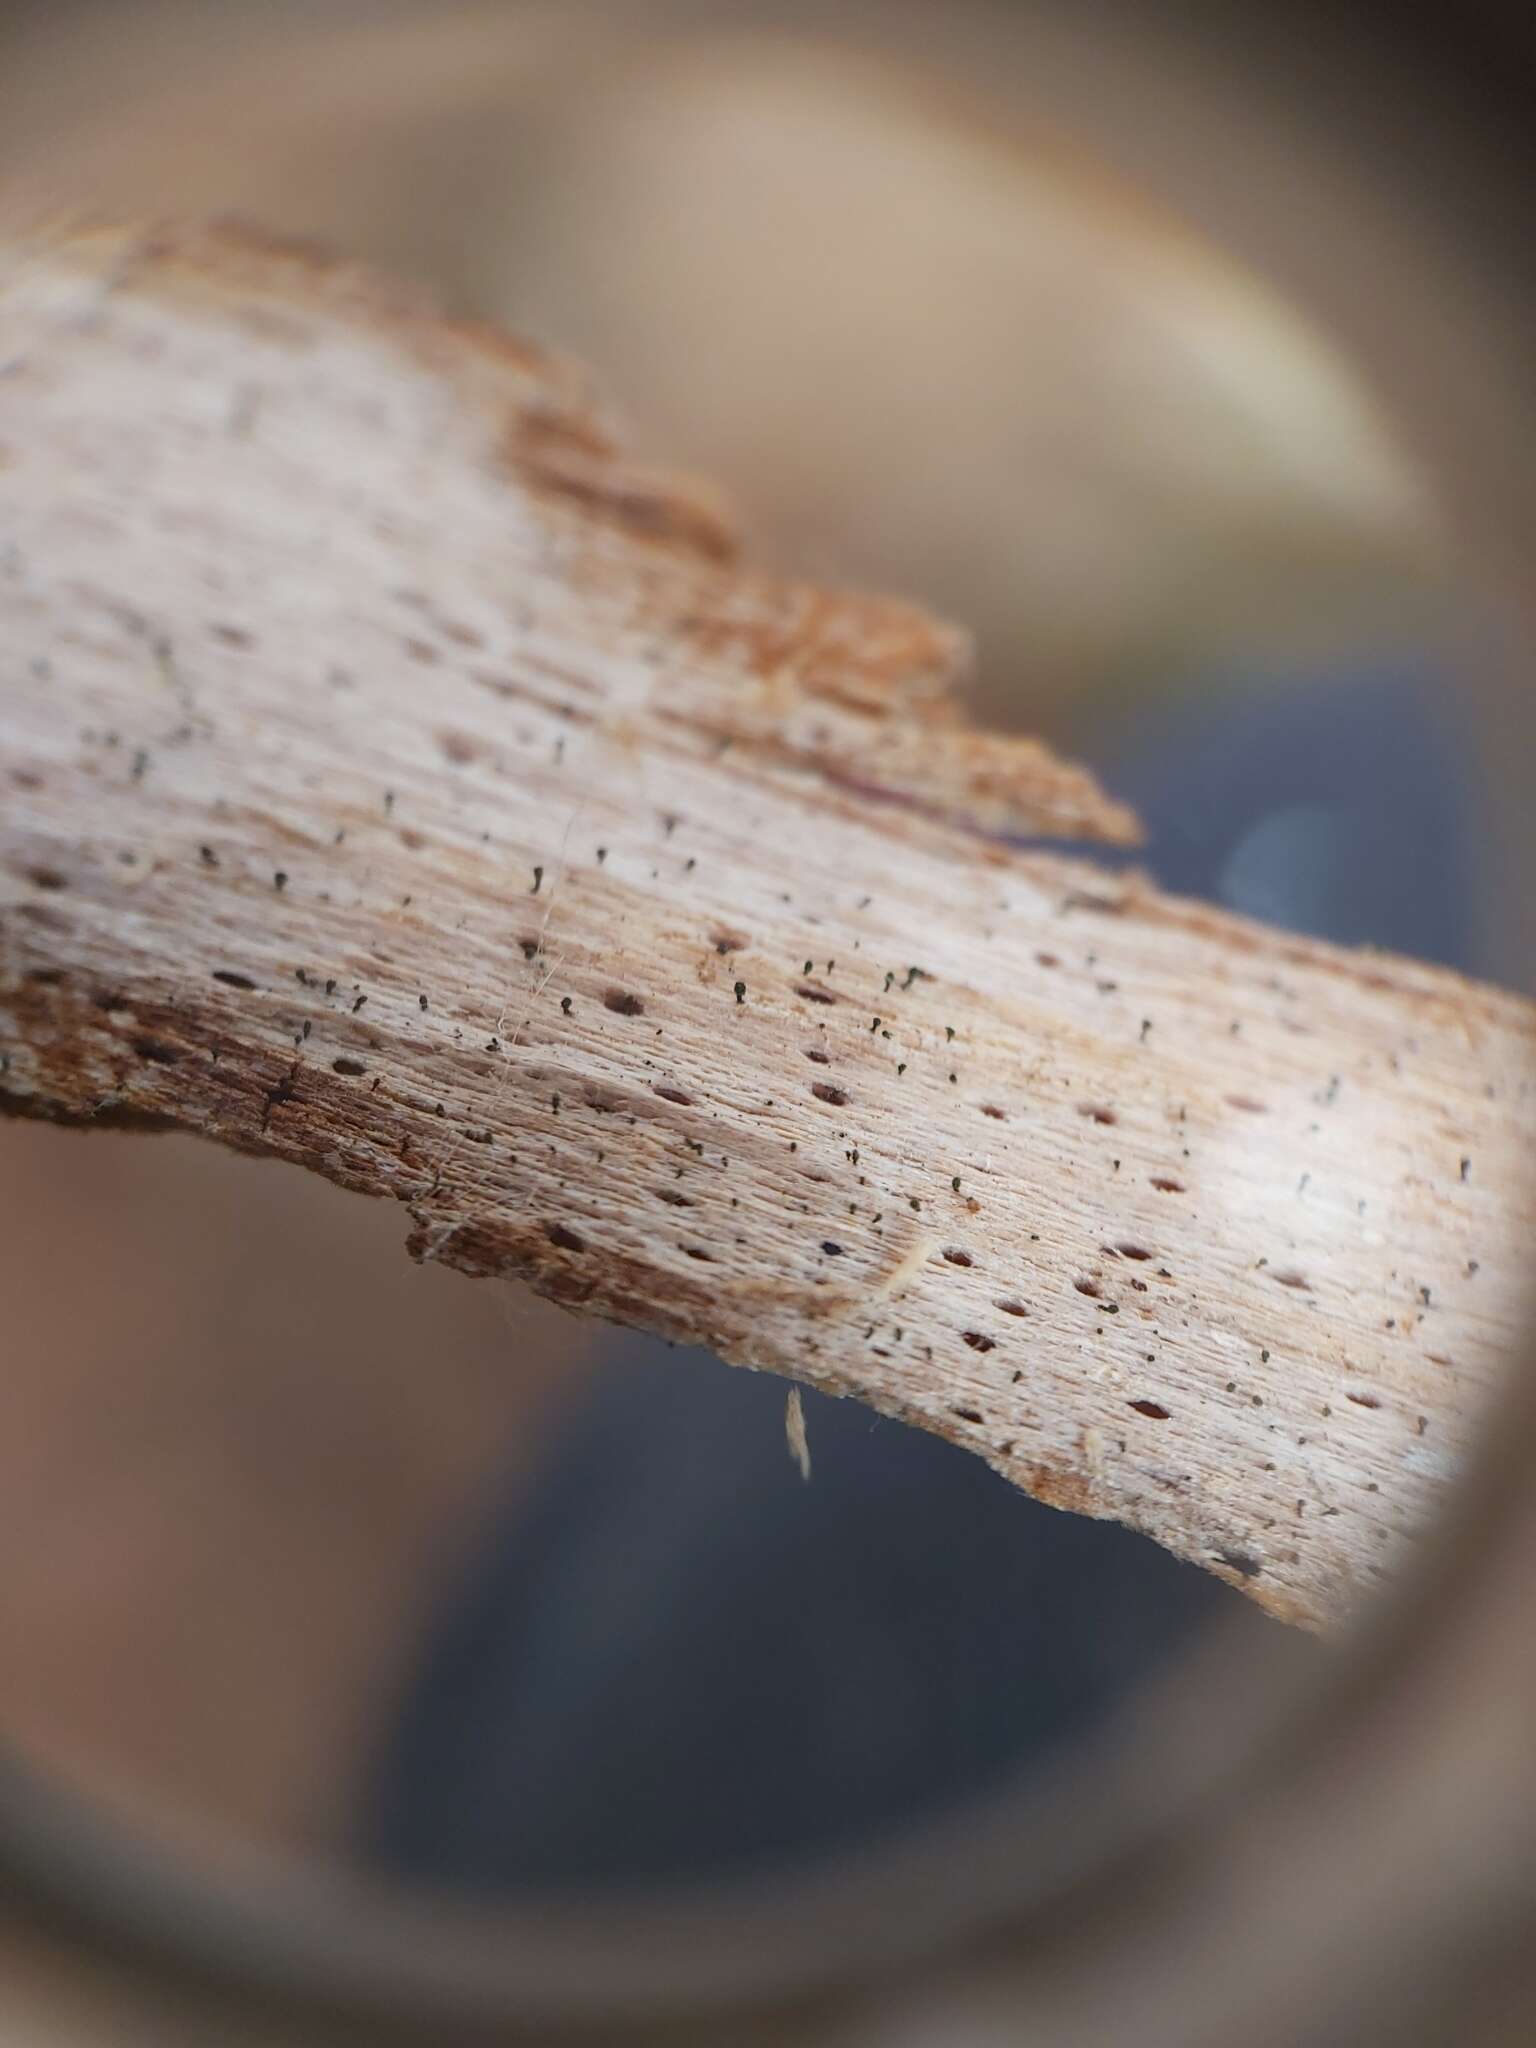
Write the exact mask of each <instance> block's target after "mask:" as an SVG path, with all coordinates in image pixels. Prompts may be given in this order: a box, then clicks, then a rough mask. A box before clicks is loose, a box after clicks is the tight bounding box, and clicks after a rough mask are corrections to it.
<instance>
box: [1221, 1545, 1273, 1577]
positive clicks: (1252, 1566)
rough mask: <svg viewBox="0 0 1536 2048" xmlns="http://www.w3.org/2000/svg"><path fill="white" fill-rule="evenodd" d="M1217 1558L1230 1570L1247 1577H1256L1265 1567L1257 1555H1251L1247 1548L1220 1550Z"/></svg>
mask: <svg viewBox="0 0 1536 2048" xmlns="http://www.w3.org/2000/svg"><path fill="white" fill-rule="evenodd" d="M1216 1555H1217V1558H1218V1559H1219V1560H1220V1562H1221V1563H1222V1564H1224V1565H1226V1566H1227V1568H1228V1569H1229V1570H1230V1571H1234V1572H1237V1573H1239V1574H1240V1575H1241V1576H1242V1577H1243V1578H1245V1579H1256V1578H1257V1577H1258V1576H1259V1573H1260V1572H1261V1571H1262V1570H1263V1569H1264V1567H1263V1566H1262V1565H1261V1564H1260V1563H1259V1561H1258V1559H1257V1558H1256V1557H1250V1556H1249V1554H1248V1552H1247V1551H1246V1550H1218V1551H1217V1553H1216Z"/></svg>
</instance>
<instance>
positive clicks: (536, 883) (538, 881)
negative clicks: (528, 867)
mask: <svg viewBox="0 0 1536 2048" xmlns="http://www.w3.org/2000/svg"><path fill="white" fill-rule="evenodd" d="M543 886H544V870H543V868H542V867H535V869H534V871H533V887H532V888H531V889H530V890H529V891H528V894H529V895H530V896H537V895H538V893H539V891H540V889H542V888H543Z"/></svg>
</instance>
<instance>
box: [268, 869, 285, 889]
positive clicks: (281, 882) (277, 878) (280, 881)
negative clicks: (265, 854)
mask: <svg viewBox="0 0 1536 2048" xmlns="http://www.w3.org/2000/svg"><path fill="white" fill-rule="evenodd" d="M272 886H273V888H274V889H276V890H277V891H278V893H279V894H281V893H282V891H283V890H284V889H286V888H287V886H288V877H287V875H286V874H285V873H284V872H283V870H282V869H281V868H279V869H278V871H277V873H276V874H275V875H274V876H273V877H272Z"/></svg>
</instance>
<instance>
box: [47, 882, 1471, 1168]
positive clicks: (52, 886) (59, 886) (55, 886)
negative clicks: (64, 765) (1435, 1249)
mask: <svg viewBox="0 0 1536 2048" xmlns="http://www.w3.org/2000/svg"><path fill="white" fill-rule="evenodd" d="M27 880H28V881H29V882H30V883H31V884H32V886H33V888H34V889H67V888H68V887H69V884H68V882H66V881H65V879H64V877H63V876H62V875H61V874H60V873H59V871H58V869H57V868H28V869H27ZM1462 1178H1463V1179H1465V1178H1466V1176H1465V1175H1463V1176H1462Z"/></svg>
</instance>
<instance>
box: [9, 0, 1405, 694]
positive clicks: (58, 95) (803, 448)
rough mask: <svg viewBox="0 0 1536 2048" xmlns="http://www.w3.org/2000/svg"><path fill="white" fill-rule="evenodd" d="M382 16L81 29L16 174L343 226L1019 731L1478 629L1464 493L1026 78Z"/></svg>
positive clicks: (50, 37)
mask: <svg viewBox="0 0 1536 2048" xmlns="http://www.w3.org/2000/svg"><path fill="white" fill-rule="evenodd" d="M71 11H72V12H73V13H74V15H75V17H76V19H75V22H74V26H73V30H72V33H71V35H70V36H68V37H66V36H65V35H64V33H63V23H62V21H61V16H66V15H68V14H70V13H71ZM878 13H879V10H878V9H876V10H870V9H869V8H868V7H867V6H866V7H863V8H861V7H859V6H854V7H852V8H843V9H840V10H839V12H838V15H837V19H836V25H837V26H838V27H839V28H842V27H846V26H847V25H849V24H850V23H857V22H858V21H859V20H861V19H864V18H865V17H870V16H872V15H878ZM357 14H358V10H356V9H355V8H347V7H331V8H325V9H313V8H305V9H296V8H294V7H293V6H291V5H286V6H285V5H279V6H277V7H274V8H265V9H263V10H262V11H261V12H260V14H259V15H257V14H253V13H252V12H251V11H250V10H247V9H244V8H238V7H232V6H230V5H228V4H220V5H214V6H206V5H205V6H203V7H201V8H192V9H189V8H187V7H186V6H184V5H182V6H176V5H166V4H165V0H160V4H158V5H155V6H150V7H123V8H118V7H113V8H111V9H107V10H103V9H101V8H100V7H99V6H86V7H83V8H82V7H76V8H75V9H74V10H69V9H57V8H55V9H50V10H48V11H47V12H46V13H42V12H40V13H39V14H38V15H37V16H36V17H34V23H33V27H32V31H31V35H30V37H29V38H28V39H27V41H25V42H23V43H22V44H21V45H20V47H19V48H18V49H17V50H15V51H13V53H12V57H11V62H10V68H9V77H8V81H7V86H6V94H5V98H6V120H5V124H4V128H3V131H0V175H7V174H11V175H14V174H16V173H18V172H19V173H22V174H24V175H26V176H28V177H29V178H32V179H36V180H38V181H39V182H41V183H44V184H52V185H54V186H56V187H58V188H59V189H63V190H77V191H82V192H85V193H87V194H89V195H90V196H91V197H93V198H96V197H99V195H100V194H102V193H104V192H105V193H110V194H111V196H112V202H113V204H114V205H115V206H118V207H121V208H129V209H135V210H139V209H148V210H151V211H153V210H171V211H177V212H187V211H191V212H196V213H207V212H225V211H232V212H235V213H238V214H243V215H246V216H248V217H249V218H251V219H253V220H255V221H259V222H260V223H261V224H262V225H263V226H265V227H268V228H271V229H274V230H280V231H285V232H292V233H299V234H306V235H308V234H312V235H315V236H317V237H319V238H321V239H322V240H324V241H326V242H329V243H331V244H333V245H335V246H337V247H339V248H341V249H344V250H346V251H348V252H355V253H358V254H362V255H371V256H374V257H376V258H378V259H380V260H383V261H386V262H388V263H389V264H391V265H392V266H393V267H395V268H397V269H399V270H402V271H404V272H405V273H407V274H409V275H414V276H418V277H422V278H426V279H428V280H431V281H433V282H435V283H436V284H437V285H438V286H439V287H440V288H441V289H442V290H443V292H444V293H445V295H446V296H447V297H448V299H449V300H450V301H451V302H452V303H453V304H455V305H458V306H460V307H463V308H467V309H470V310H474V311H477V312H481V313H485V314H490V315H493V316H495V317H497V318H499V319H503V320H505V321H506V322H507V323H508V324H510V325H511V326H512V327H513V328H514V329H516V330H517V331H518V332H520V333H523V334H527V335H531V336H532V337H534V338H535V339H540V340H547V341H548V342H550V343H551V344H553V345H556V346H558V347H559V348H560V349H561V350H563V351H567V352H570V353H573V354H575V355H577V356H579V357H581V358H582V359H583V360H585V361H586V362H587V363H588V364H590V365H591V366H592V367H593V368H594V370H595V371H596V372H597V373H598V376H599V379H600V381H601V383H602V384H603V386H604V387H605V389H606V390H607V391H608V392H609V393H610V394H611V396H612V397H613V399H614V400H615V401H616V403H617V405H618V406H619V408H620V411H621V413H622V415H623V416H624V417H625V419H626V420H627V422H628V424H629V426H630V428H631V429H632V431H633V433H634V435H635V437H636V438H637V440H638V441H639V443H640V444H641V445H642V446H643V447H644V448H645V449H646V450H648V451H650V452H652V453H654V454H657V455H660V456H662V457H664V458H665V459H666V460H668V461H676V462H681V463H685V464H688V465H691V466H694V467H696V468H698V469H699V470H701V471H702V472H704V473H705V474H707V475H709V476H711V477H713V478H715V479H716V480H717V481H718V482H719V483H720V484H722V485H723V486H724V487H725V488H726V490H727V491H728V492H729V494H730V495H731V496H732V498H733V499H734V500H735V502H736V503H737V505H738V506H739V507H740V509H741V511H742V513H743V515H744V521H745V525H746V529H747V532H748V535H749V537H750V538H751V540H752V542H753V543H754V545H755V546H756V548H757V550H758V552H759V553H761V554H763V555H764V556H766V557H767V558H768V559H770V560H774V561H778V562H780V563H784V564H788V565H791V566H793V567H796V568H803V569H806V570H808V571H809V572H810V573H813V574H814V575H816V576H817V577H820V578H825V579H830V580H840V581H850V580H851V581H853V582H856V583H863V584H868V585H873V586H878V587H886V588H891V589H896V590H900V591H902V592H904V593H906V594H908V595H911V596H914V597H918V598H921V599H924V600H926V601H928V602H929V603H931V604H933V605H934V606H935V607H936V608H937V609H939V610H940V611H943V612H946V613H948V614H949V615H950V616H952V617H954V618H957V619H959V620H961V621H963V622H964V623H965V624H966V625H968V626H969V627H971V628H973V629H974V631H975V632H976V635H977V639H978V642H979V646H980V650H981V677H982V689H981V699H980V706H979V708H980V709H981V710H982V711H983V712H984V714H985V716H986V717H988V718H989V719H991V720H994V721H1005V722H1009V723H1024V724H1033V725H1037V726H1039V727H1041V728H1042V729H1043V730H1046V731H1050V732H1068V733H1072V732H1078V731H1082V730H1085V729H1091V727H1092V724H1093V721H1094V719H1095V718H1096V717H1097V716H1100V715H1102V714H1103V713H1104V712H1105V711H1106V709H1110V708H1114V707H1116V706H1118V705H1119V704H1120V703H1122V702H1123V701H1124V698H1125V697H1126V696H1127V695H1128V694H1134V693H1136V692H1139V691H1145V690H1148V689H1155V688H1158V687H1167V686H1168V685H1170V684H1172V683H1175V682H1177V683H1187V682H1188V681H1189V680H1190V679H1191V678H1193V677H1200V676H1202V675H1204V674H1206V673H1208V672H1209V671H1210V670H1211V669H1213V668H1214V667H1217V666H1219V665H1221V664H1223V663H1227V662H1231V661H1234V660H1237V659H1243V660H1247V661H1252V660H1254V659H1261V660H1267V661H1268V662H1269V664H1270V665H1271V667H1274V666H1275V665H1277V664H1278V663H1281V662H1283V661H1286V660H1302V661H1307V660H1318V659H1330V658H1331V659H1335V660H1337V659H1339V658H1341V657H1348V656H1349V655H1351V654H1353V653H1355V652H1357V651H1358V650H1360V649H1362V648H1371V649H1373V650H1375V649H1379V647H1380V646H1381V645H1382V644H1383V643H1384V642H1385V643H1387V644H1391V645H1395V646H1401V645H1404V644H1410V645H1411V644H1415V643H1416V642H1417V641H1418V640H1419V639H1421V638H1422V637H1423V635H1424V634H1425V633H1426V632H1427V631H1432V630H1434V628H1435V627H1436V625H1437V623H1438V619H1439V608H1440V604H1441V601H1442V599H1443V597H1444V594H1445V593H1444V588H1443V578H1444V565H1443V562H1442V560H1441V556H1440V537H1439V534H1438V530H1437V524H1436V520H1435V517H1434V513H1433V509H1432V506H1431V503H1430V500H1429V498H1428V495H1427V493H1426V492H1425V490H1424V489H1423V487H1422V485H1421V484H1420V482H1419V480H1418V478H1417V476H1416V474H1415V472H1414V470H1413V467H1412V465H1411V464H1410V462H1409V461H1408V459H1407V458H1406V456H1405V455H1404V454H1403V453H1402V452H1401V451H1400V450H1399V449H1398V448H1397V447H1396V446H1394V444H1393V441H1392V438H1391V436H1390V435H1389V433H1388V432H1387V430H1386V428H1385V426H1384V425H1383V424H1382V422H1381V421H1380V420H1379V419H1378V418H1377V417H1376V415H1375V413H1374V411H1373V408H1372V406H1371V404H1370V402H1369V399H1368V397H1367V395H1366V393H1365V392H1364V390H1363V388H1362V387H1361V385H1360V383H1359V382H1358V380H1357V379H1356V378H1355V377H1354V376H1353V375H1352V373H1351V372H1350V370H1349V368H1348V367H1347V365H1346V364H1345V362H1344V361H1343V359H1342V358H1341V357H1340V356H1339V355H1338V354H1337V353H1336V352H1335V351H1334V350H1333V349H1331V348H1330V346H1329V345H1328V343H1327V342H1326V340H1325V339H1324V338H1323V337H1322V336H1321V335H1320V334H1318V333H1317V332H1315V331H1314V330H1313V329H1312V328H1311V327H1309V325H1308V324H1307V323H1306V322H1305V321H1304V320H1303V319H1302V317H1301V316H1300V315H1299V314H1298V313H1296V312H1295V311H1293V310H1292V309H1291V308H1290V307H1288V306H1287V305H1286V304H1285V303H1284V301H1283V300H1282V299H1280V298H1279V297H1278V296H1277V295H1275V294H1273V293H1271V292H1270V291H1268V290H1267V289H1265V288H1264V286H1263V285H1262V284H1261V283H1259V282H1258V281H1257V280H1255V279H1254V278H1252V277H1250V276H1248V275H1247V274H1245V273H1244V272H1243V271H1242V270H1240V269H1239V268H1238V267H1237V266H1236V265H1235V264H1234V263H1232V262H1229V261H1228V260H1226V259H1225V258H1224V257H1223V256H1222V255H1221V254H1220V253H1219V252H1217V251H1215V250H1213V249H1211V248H1210V247H1208V246H1206V245H1205V244H1203V243H1202V242H1200V241H1199V240H1198V239H1197V238H1195V237H1194V236H1192V235H1191V234H1189V233H1188V232H1187V231H1186V230H1185V229H1184V228H1183V227H1182V226H1181V225H1180V224H1179V223H1178V222H1177V221H1176V220H1174V219H1172V218H1170V217H1168V216H1165V215H1163V214H1162V213H1160V212H1158V211H1156V210H1154V209H1153V208H1152V207H1151V206H1150V205H1149V204H1148V203H1147V202H1146V201H1145V200H1144V199H1143V198H1142V197H1141V196H1140V195H1139V194H1138V193H1136V192H1135V191H1134V190H1131V189H1128V188H1126V187H1124V186H1122V185H1120V184H1119V183H1118V182H1117V181H1116V180H1114V179H1113V178H1112V177H1111V176H1109V175H1108V174H1107V173H1106V171H1105V170H1104V168H1103V167H1102V166H1101V165H1100V164H1099V163H1097V162H1096V161H1094V160H1093V159H1091V158H1085V157H1083V156H1082V155H1081V154H1079V153H1078V152H1077V151H1076V150H1075V148H1074V147H1072V146H1070V145H1069V144H1068V143H1067V141H1065V140H1064V139H1063V136H1062V135H1060V134H1058V133H1056V132H1055V131H1053V130H1052V129H1051V128H1050V126H1049V124H1046V125H1043V126H1042V125H1041V124H1040V122H1039V120H1038V116H1036V117H1034V118H1033V119H1032V121H1031V123H1030V125H1029V128H1028V130H1027V131H1026V132H1027V135H1028V137H1029V139H1028V141H1027V142H1025V143H1021V141H1020V139H1019V137H1018V136H1017V135H1014V134H1007V133H1005V132H1004V130H1003V128H1002V126H1001V124H1000V121H999V120H998V118H997V114H998V110H997V109H991V110H989V107H988V102H987V97H986V94H985V92H984V91H983V90H982V89H981V88H982V84H983V81H981V80H977V81H976V88H977V89H976V91H975V95H974V97H973V98H972V97H968V96H967V95H966V94H965V93H961V92H957V91H955V90H954V89H953V87H952V86H951V87H945V86H943V85H941V84H940V83H939V81H938V77H937V74H936V73H933V72H932V71H930V70H925V69H924V68H922V67H921V66H919V65H916V64H913V65H905V64H901V63H898V62H895V61H892V60H884V59H877V58H875V57H872V56H870V55H868V54H860V53H857V52H855V51H854V50H853V49H852V48H851V47H848V46H845V45H844V44H843V43H841V42H839V41H837V40H834V39H831V38H826V39H824V38H822V37H819V36H817V35H816V34H814V33H798V34H795V33H788V32H780V33H776V34H771V35H769V34H763V33H761V32H759V31H761V29H762V27H763V26H764V25H765V24H768V25H772V24H774V23H776V22H779V21H782V20H783V19H785V18H786V16H785V14H784V11H783V10H775V9H772V8H765V7H763V6H760V5H754V4H751V0H738V4H732V5H727V6H717V7H714V8H711V9H703V10H701V9H698V8H693V9H689V8H686V7H668V6H663V7H659V8H658V7H648V8H645V9H643V10H635V9H625V8H623V7H617V8H616V7H614V6H612V5H605V6H597V7H592V6H577V7H569V8H564V9H561V8H554V9H552V8H550V7H549V6H547V5H540V4H536V0H511V4H507V5H502V6H499V7H495V8H486V7H479V8H475V7H471V8H467V9H465V8H459V7H429V8H415V9H411V8H401V7H385V8H375V9H373V10H371V11H370V14H369V18H368V19H366V20H362V19H358V18H356V17H357ZM957 41H958V39H957ZM125 80H126V81H128V82H129V86H130V88H131V89H128V90H125V87H124V81H125Z"/></svg>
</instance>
